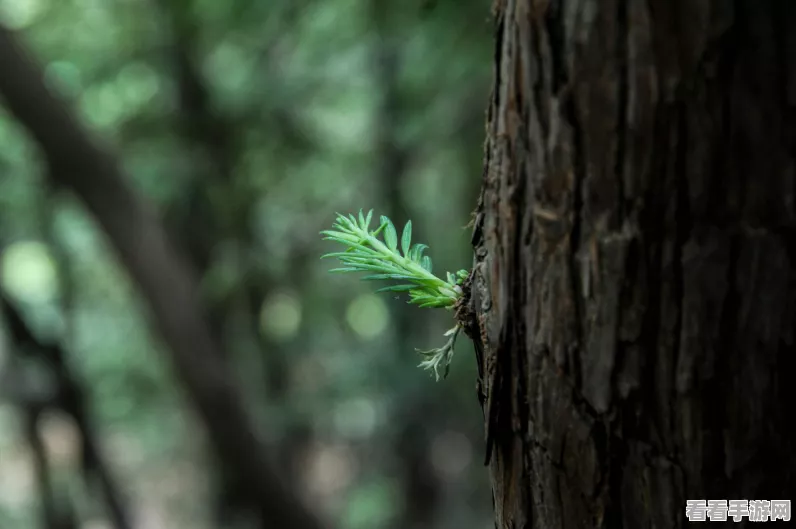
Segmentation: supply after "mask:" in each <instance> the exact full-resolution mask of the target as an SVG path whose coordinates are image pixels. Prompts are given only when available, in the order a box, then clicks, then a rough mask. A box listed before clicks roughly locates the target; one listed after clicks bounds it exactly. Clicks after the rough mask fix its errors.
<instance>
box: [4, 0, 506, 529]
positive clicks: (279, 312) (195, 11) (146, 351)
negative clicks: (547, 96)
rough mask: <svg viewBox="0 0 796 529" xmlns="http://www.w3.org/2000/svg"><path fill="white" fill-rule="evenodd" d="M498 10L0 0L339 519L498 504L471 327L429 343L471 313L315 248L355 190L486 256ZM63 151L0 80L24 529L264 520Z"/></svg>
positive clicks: (352, 206) (303, 478)
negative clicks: (65, 186)
mask: <svg viewBox="0 0 796 529" xmlns="http://www.w3.org/2000/svg"><path fill="white" fill-rule="evenodd" d="M488 15H489V5H488V2H461V1H460V0H439V1H421V0H392V1H390V0H326V1H320V0H269V1H259V0H235V1H220V0H0V23H1V24H3V25H4V26H5V27H8V28H11V29H13V30H18V31H19V33H18V35H17V38H18V39H19V40H20V41H21V42H22V43H23V44H24V46H25V47H26V49H27V50H28V52H30V53H31V54H32V55H34V56H35V57H36V58H37V60H38V61H40V63H41V65H42V67H43V68H44V72H45V80H46V81H47V83H48V84H49V86H50V87H51V88H52V89H53V90H55V91H56V92H57V94H58V95H59V96H60V97H62V98H63V99H64V100H66V101H67V102H68V104H70V105H71V106H72V107H73V108H74V109H75V110H76V112H77V114H78V115H79V117H80V119H81V120H82V121H83V124H84V125H85V126H86V127H87V128H89V129H90V130H91V131H93V133H94V134H95V135H96V137H98V138H99V139H100V140H101V141H102V142H103V144H104V145H105V146H106V147H107V148H108V149H109V150H110V152H112V153H113V155H114V156H116V157H118V160H119V163H120V164H121V165H122V166H123V168H124V169H125V177H126V178H128V180H129V183H130V184H131V185H132V186H133V187H134V188H135V189H136V190H137V191H138V192H139V193H140V194H141V195H142V196H143V197H144V198H145V199H146V200H147V201H148V202H149V203H150V204H152V205H153V206H154V207H155V208H156V209H157V210H158V212H159V214H160V218H161V219H162V221H163V223H164V225H165V227H166V229H167V230H168V231H169V233H170V234H171V236H172V239H173V241H174V242H175V243H176V244H177V245H178V246H179V248H180V249H181V251H182V252H183V254H184V255H185V256H186V259H187V260H188V261H189V262H190V264H191V265H192V266H193V268H194V269H195V270H196V272H197V274H198V275H199V276H200V278H201V292H202V296H203V302H204V304H205V309H206V312H207V313H208V314H209V315H210V321H211V322H212V327H213V329H212V330H213V332H214V333H215V335H216V336H218V337H219V340H220V341H221V343H222V344H223V349H224V352H225V358H224V360H225V361H226V362H228V363H229V364H230V365H231V366H232V367H233V368H234V373H235V376H236V379H235V384H236V385H237V386H238V388H239V389H240V391H241V392H243V393H244V394H245V396H246V399H245V402H246V405H247V411H248V412H249V413H250V414H251V415H252V416H253V417H254V421H255V423H256V425H257V427H258V428H259V431H258V433H259V435H260V436H261V437H262V439H263V442H264V444H265V446H266V447H267V449H268V455H269V456H270V457H271V458H272V459H273V460H274V461H275V462H277V464H278V466H279V469H280V472H281V473H282V474H283V475H284V476H285V477H286V478H287V479H288V481H289V482H290V484H291V485H292V486H293V487H294V488H295V489H296V490H298V491H299V492H300V494H301V495H302V496H303V498H304V499H305V502H306V503H307V504H309V505H310V506H311V507H312V508H314V509H315V511H316V512H318V513H319V515H321V516H322V517H324V518H325V519H327V520H329V521H331V522H332V523H333V524H334V525H335V526H336V527H340V528H343V529H360V528H361V529H366V528H367V529H378V528H391V529H392V528H395V529H399V528H400V529H412V528H420V527H423V528H439V529H444V528H451V529H453V528H461V527H467V528H484V529H486V528H488V527H492V521H491V520H492V506H491V493H490V492H489V485H488V481H487V470H486V469H485V468H484V467H483V466H482V459H483V453H484V450H483V440H482V439H483V429H482V428H483V426H482V422H483V421H482V416H481V411H480V409H479V406H478V401H477V399H476V395H475V388H474V383H475V362H474V361H473V351H472V346H471V345H470V344H469V343H468V341H467V340H460V343H459V345H458V347H457V349H458V350H457V356H456V358H455V359H454V364H453V366H452V369H451V375H450V376H449V378H448V379H447V380H446V381H444V382H440V383H435V382H434V379H433V376H431V375H430V374H429V373H428V372H424V371H421V370H420V369H418V368H417V367H416V366H417V364H418V362H419V361H420V358H419V357H418V355H417V354H416V353H415V352H414V349H415V348H421V349H428V348H431V347H437V346H439V345H441V343H440V342H441V340H442V339H443V338H442V332H444V330H445V329H447V328H448V327H450V323H451V321H450V319H451V314H450V313H447V312H445V311H438V312H434V311H428V310H422V311H421V310H419V309H416V308H413V307H410V306H408V305H407V304H406V303H405V302H404V300H403V299H402V300H397V299H395V296H394V295H390V294H381V295H376V294H373V293H372V291H373V289H372V285H371V284H368V283H363V282H359V281H357V280H356V278H354V277H347V276H337V275H330V274H328V273H327V270H328V269H329V268H332V267H333V266H334V265H335V263H333V262H332V261H320V260H319V259H318V257H319V256H320V255H321V254H323V253H326V252H328V251H335V250H336V248H334V245H333V244H332V243H325V242H323V241H321V240H320V236H319V234H318V232H319V231H320V230H322V229H327V228H328V227H330V225H331V223H332V221H333V219H334V212H336V211H337V212H340V213H348V212H354V211H357V210H358V209H359V208H363V207H364V208H366V209H367V208H370V207H373V208H374V209H375V213H376V214H377V215H379V214H387V215H388V216H390V217H391V218H393V220H394V221H395V222H396V224H398V225H403V224H404V223H405V221H406V220H407V219H410V218H411V219H412V221H413V225H414V233H415V237H414V238H415V239H416V240H418V241H421V242H425V243H427V244H429V245H430V246H431V250H430V255H431V256H432V257H433V258H434V261H435V270H437V271H438V272H444V270H451V271H455V270H457V269H459V268H469V266H470V264H471V259H472V252H471V247H470V244H469V240H470V230H468V229H465V225H466V224H467V223H468V222H469V220H470V212H471V211H472V210H473V208H474V207H475V203H476V196H477V192H478V188H479V186H480V180H481V179H480V175H481V168H482V153H483V150H482V142H483V136H484V125H483V123H484V109H485V108H486V102H487V96H488V91H489V84H490V82H491V68H492V63H491V55H492V38H491V25H490V21H489V18H488ZM0 68H3V65H2V64H0ZM0 75H7V73H6V72H3V71H0ZM48 170H49V169H48V166H47V164H46V163H45V161H44V160H43V157H42V155H41V152H40V150H39V148H38V146H37V145H36V143H35V142H33V141H32V140H31V138H30V136H29V135H28V134H27V132H26V131H25V130H24V129H23V128H22V127H21V126H20V125H19V124H18V123H17V122H16V121H15V119H14V118H13V117H12V116H11V115H10V114H9V113H8V112H7V111H6V109H5V108H4V107H3V104H2V100H1V99H0V272H1V274H2V275H1V276H0V285H1V286H2V291H3V293H4V296H5V298H6V299H5V301H4V304H5V305H6V306H5V310H4V311H3V312H4V314H3V316H4V317H3V318H2V319H0V373H1V375H0V378H2V384H0V388H2V389H0V398H1V399H2V400H0V529H6V528H9V529H16V528H23V529H24V528H29V527H31V528H32V527H46V526H42V519H43V517H46V516H47V511H48V510H50V511H52V510H53V509H55V508H57V509H60V510H61V511H62V512H67V511H70V510H71V511H73V512H74V516H75V518H76V519H77V520H78V521H79V524H78V525H76V527H80V528H85V529H88V528H91V529H100V528H113V527H122V526H123V525H122V523H121V522H120V521H119V520H121V519H124V518H131V519H133V520H135V524H134V527H137V528H145V529H161V528H162V529H167V528H168V529H172V528H196V529H203V528H211V527H229V528H245V527H253V526H252V525H247V523H248V522H247V520H246V517H245V515H244V513H243V512H242V511H239V510H237V509H236V508H235V505H236V500H235V483H234V480H231V479H230V478H229V476H228V475H227V474H226V473H225V471H224V468H223V467H221V466H219V465H218V464H217V462H216V459H215V458H214V457H213V454H212V450H211V449H210V448H209V445H208V442H207V431H206V429H205V427H204V425H203V424H202V422H201V421H199V419H198V418H197V416H196V414H195V413H194V411H193V409H192V407H191V405H190V403H189V402H188V399H186V397H185V394H184V393H183V392H182V391H181V387H180V377H179V374H178V373H177V372H175V369H174V367H173V365H172V364H171V362H169V356H168V354H166V353H165V352H164V349H165V347H166V345H164V343H162V342H161V341H160V339H159V338H158V337H157V334H156V333H153V332H152V331H151V329H150V325H149V323H150V322H149V319H148V312H147V309H146V307H145V304H144V303H143V302H142V298H141V294H140V293H139V292H138V291H137V289H136V287H135V285H134V284H133V283H132V282H131V281H130V279H129V277H128V274H127V272H126V270H125V269H124V268H123V267H122V266H121V265H120V262H119V261H118V259H117V257H116V254H115V252H114V251H113V250H112V248H111V247H110V246H109V244H108V241H107V238H106V237H105V236H104V234H103V232H102V229H101V228H100V227H99V226H98V225H97V223H96V222H95V220H94V218H93V217H92V216H91V215H90V214H89V213H88V212H87V210H86V209H85V208H84V206H83V205H82V203H81V202H80V201H79V200H77V199H76V198H75V197H74V196H72V195H71V194H70V193H67V192H64V191H63V190H60V189H57V188H55V187H53V186H52V185H50V184H49V183H48V180H47V178H46V175H47V173H46V172H47V171H48ZM54 388H60V393H58V397H57V398H56V397H53V394H54V391H55V390H54ZM64 388H66V389H64ZM64 395H66V397H65V396H64ZM53 404H56V405H53ZM81 446H82V449H81ZM81 454H82V455H81ZM86 469H88V470H90V471H91V472H90V476H89V477H90V478H91V479H89V480H85V479H84V476H83V474H84V470H86ZM50 514H52V513H50ZM114 520H116V521H114Z"/></svg>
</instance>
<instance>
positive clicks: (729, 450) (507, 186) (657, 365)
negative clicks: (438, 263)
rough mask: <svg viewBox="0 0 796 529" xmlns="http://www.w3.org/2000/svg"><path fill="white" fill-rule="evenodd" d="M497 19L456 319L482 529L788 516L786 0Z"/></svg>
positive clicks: (790, 9)
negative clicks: (486, 506)
mask: <svg viewBox="0 0 796 529" xmlns="http://www.w3.org/2000/svg"><path fill="white" fill-rule="evenodd" d="M495 15H496V27H497V37H496V39H497V45H496V55H495V63H496V65H495V85H494V92H493V99H492V101H491V104H490V108H489V112H488V126H487V129H488V131H487V136H488V137H487V144H486V162H485V172H484V184H483V191H482V196H481V200H480V204H479V209H478V215H477V216H476V223H475V231H474V236H473V243H474V245H475V249H476V263H475V270H474V275H473V291H472V308H473V309H474V311H475V314H476V317H477V320H476V321H477V322H478V327H479V329H478V330H479V331H480V336H476V339H477V340H476V341H477V342H480V343H477V344H476V346H477V347H482V348H483V358H484V360H483V362H484V364H483V366H482V369H483V377H484V380H483V386H484V388H485V393H486V400H485V403H484V407H485V415H486V417H487V437H488V441H489V442H488V446H490V447H491V450H490V454H491V457H490V458H489V463H490V470H491V476H492V483H493V490H494V502H495V511H496V519H497V522H496V526H497V527H499V528H501V529H502V528H514V529H519V528H526V527H533V528H544V529H555V528H568V529H575V528H586V527H588V528H594V527H610V528H611V529H617V528H623V527H624V528H634V529H635V528H641V527H658V528H663V527H683V526H685V525H687V524H688V521H687V519H686V517H685V502H686V499H700V498H706V499H750V500H751V499H768V500H770V499H792V496H793V492H794V481H795V480H796V474H795V473H794V468H795V467H796V465H794V454H796V443H795V442H794V441H795V440H796V428H794V427H793V425H792V421H793V415H792V413H791V412H790V407H789V403H791V402H793V401H794V396H796V395H794V393H796V391H795V390H794V388H796V383H794V382H793V380H792V379H793V376H794V359H795V358H796V357H795V356H794V353H796V351H795V350H794V349H795V347H794V335H795V334H796V332H795V331H794V327H796V272H794V269H795V268H796V209H795V207H794V195H795V194H796V179H795V178H794V168H795V167H796V166H795V165H794V161H795V159H794V158H795V153H796V151H795V150H794V146H795V145H794V143H795V141H794V140H796V135H795V133H796V127H794V124H796V122H795V121H794V109H796V33H795V32H794V31H793V29H794V28H796V3H794V2H788V1H774V0H771V1H769V0H738V1H730V0H724V1H723V0H713V1H707V0H547V1H546V0H502V1H498V2H497V3H496V5H495ZM475 334H479V333H478V332H477V333H475ZM488 457H489V455H488Z"/></svg>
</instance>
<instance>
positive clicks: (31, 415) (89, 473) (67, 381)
mask: <svg viewBox="0 0 796 529" xmlns="http://www.w3.org/2000/svg"><path fill="white" fill-rule="evenodd" d="M0 308H2V312H3V314H4V316H5V320H6V322H7V324H8V330H9V333H10V335H11V340H12V342H13V344H14V347H13V349H14V351H15V352H16V353H17V355H22V354H23V352H24V354H27V355H28V356H30V357H32V358H34V359H36V360H39V361H41V363H42V364H43V365H45V366H47V368H48V369H49V370H51V371H52V374H53V375H54V379H55V393H54V397H53V399H52V400H51V401H50V402H44V401H40V400H37V401H32V402H31V401H27V400H26V399H22V402H23V403H24V407H25V408H26V411H27V421H28V424H27V426H28V438H29V441H30V443H31V447H32V448H33V449H34V452H37V450H38V449H39V444H40V439H39V436H38V433H37V432H36V423H37V422H38V416H39V413H40V411H41V410H42V409H44V408H46V407H47V406H48V405H49V406H54V407H58V408H60V409H62V410H63V411H64V412H65V413H67V414H69V415H70V416H71V417H72V418H73V419H74V421H75V424H76V425H77V428H78V431H79V432H80V439H81V444H82V453H83V457H82V468H83V475H84V478H85V481H86V483H87V485H89V486H90V482H91V479H90V478H92V477H94V478H96V479H97V480H98V481H99V484H100V489H101V492H102V494H103V496H104V499H105V502H106V504H107V505H108V511H109V513H108V514H109V516H110V518H111V520H112V522H113V524H114V526H115V527H117V528H118V529H130V528H131V527H132V525H131V524H130V519H129V516H128V514H127V512H126V508H125V507H124V505H123V502H122V500H121V493H120V492H119V488H118V486H117V485H116V484H115V482H114V481H113V478H112V477H111V472H110V470H109V468H108V464H107V463H106V462H105V460H104V458H103V457H102V455H101V453H100V449H99V443H98V442H97V438H98V435H97V431H96V428H95V427H94V425H93V423H92V421H91V418H90V416H89V414H88V411H87V409H86V405H85V400H86V399H85V392H84V391H83V388H82V386H81V384H80V382H79V381H78V380H77V378H76V377H75V375H74V374H73V373H72V372H71V370H70V369H69V366H68V364H67V363H66V353H65V351H64V350H63V348H62V347H61V346H60V345H58V344H47V343H43V342H41V341H40V340H39V339H38V338H36V336H34V334H33V332H32V331H31V330H30V328H28V326H27V324H26V323H25V320H24V319H23V318H22V315H21V314H20V313H19V311H18V310H17V309H16V307H14V305H13V304H12V303H11V301H10V300H9V299H8V297H7V296H6V295H5V293H4V292H1V291H0ZM36 455H37V470H38V474H39V479H40V481H41V482H42V486H43V487H44V488H43V490H42V491H43V493H45V495H44V497H43V499H44V500H45V501H50V503H51V506H50V507H49V508H47V507H46V506H45V508H46V509H51V510H53V512H52V513H50V514H48V516H50V515H52V516H55V515H54V507H52V502H53V501H54V498H53V496H52V491H51V490H49V485H47V486H45V485H44V483H49V477H48V472H47V471H46V466H47V463H46V458H45V456H44V453H43V449H42V454H36ZM58 527H60V526H58Z"/></svg>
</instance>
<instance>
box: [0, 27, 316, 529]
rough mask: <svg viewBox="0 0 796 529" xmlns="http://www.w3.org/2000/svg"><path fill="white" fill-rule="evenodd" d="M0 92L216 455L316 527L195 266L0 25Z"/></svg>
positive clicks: (274, 519) (299, 521) (282, 516)
mask: <svg viewBox="0 0 796 529" xmlns="http://www.w3.org/2000/svg"><path fill="white" fill-rule="evenodd" d="M0 64H3V67H4V69H5V71H4V75H2V76H0V95H2V96H3V97H4V99H5V102H6V105H7V107H8V109H9V110H10V111H11V113H12V114H13V115H14V116H15V117H16V118H17V119H18V120H19V121H20V122H21V123H22V124H23V125H24V126H25V127H26V128H27V129H28V131H29V132H30V134H31V135H32V136H33V137H34V138H35V140H36V141H37V142H38V143H39V145H40V146H41V148H42V150H43V151H44V154H45V156H46V158H47V161H48V162H49V165H50V168H51V171H50V173H49V174H50V176H51V178H52V179H53V180H55V181H58V182H59V183H60V184H61V185H63V186H64V187H66V188H68V189H70V190H72V191H73V192H74V193H75V194H77V195H78V196H79V197H80V198H81V199H82V200H83V202H84V204H85V205H86V207H87V208H88V209H89V210H90V211H91V212H92V214H93V215H94V216H95V217H96V219H97V220H98V222H99V224H100V225H101V226H102V228H103V229H104V230H105V232H106V234H107V235H108V238H109V240H110V242H111V243H112V245H113V246H114V248H115V249H116V251H117V252H118V254H119V257H120V258H121V261H122V263H123V264H124V265H125V267H126V268H127V270H128V272H129V273H130V275H131V277H132V279H133V280H134V282H135V283H136V284H137V285H138V286H139V288H140V290H141V293H142V294H143V297H144V298H145V300H146V301H147V302H148V305H149V308H150V309H151V312H152V315H153V319H154V322H155V324H156V326H157V328H158V330H159V331H160V333H161V335H162V336H163V338H164V340H165V341H166V343H167V344H168V346H169V351H170V352H171V359H172V361H173V363H174V365H175V367H176V369H177V372H178V375H179V376H180V377H181V379H182V382H183V383H184V385H185V388H186V390H187V392H188V394H189V396H190V397H191V400H192V401H193V404H194V405H195V406H196V408H197V411H198V413H199V414H200V416H201V418H202V419H203V420H204V422H205V425H206V427H207V431H208V435H209V438H210V441H211V443H212V445H213V447H214V449H215V451H216V453H217V455H218V456H219V458H220V460H221V461H222V462H224V463H225V464H227V465H229V466H230V467H231V468H233V469H235V471H236V472H237V473H238V475H239V476H241V479H243V480H244V481H245V482H246V483H247V485H248V487H247V488H248V490H249V491H250V494H251V495H252V498H254V500H253V501H256V502H257V503H258V504H259V505H260V506H261V507H262V510H263V512H266V513H267V515H268V521H270V522H271V523H272V526H273V527H278V528H283V527H290V528H292V529H316V528H320V527H321V524H320V522H319V521H318V520H317V519H316V518H315V517H314V516H313V515H311V514H310V513H309V511H307V510H306V508H304V507H303V506H302V505H301V504H300V502H299V500H298V499H297V497H296V496H295V495H294V494H293V493H292V491H289V490H288V489H287V488H285V487H284V486H283V484H282V483H281V480H280V479H279V477H278V476H277V475H276V473H275V472H274V471H273V470H272V469H271V467H270V465H269V464H268V463H267V461H266V459H265V457H264V454H263V452H262V449H261V445H260V443H259V442H258V440H257V438H256V437H255V434H254V431H253V427H252V425H251V422H250V419H249V417H248V416H247V414H246V413H245V411H244V408H243V405H242V402H241V397H240V395H239V393H238V391H237V389H236V387H235V385H234V383H233V378H232V375H231V373H230V372H229V369H228V368H227V366H226V365H225V364H224V363H223V362H222V361H221V360H220V356H221V355H220V353H219V352H218V345H217V344H216V343H215V340H214V338H213V336H212V334H211V333H210V332H209V328H208V325H207V322H206V318H205V316H204V314H203V312H202V310H201V308H200V301H199V295H198V292H197V286H196V284H197V282H196V280H195V278H194V275H193V272H192V271H191V270H190V269H189V268H188V267H187V266H186V265H185V264H184V263H183V261H182V259H181V258H180V257H179V256H178V255H177V253H176V252H175V250H174V248H173V245H172V243H171V241H169V240H168V238H167V236H166V233H165V231H164V229H163V227H162V226H161V224H160V222H159V220H158V218H157V217H156V216H155V214H154V212H153V211H152V210H151V209H150V207H149V205H148V204H147V203H145V202H144V201H143V200H141V198H139V197H138V196H137V195H136V194H135V193H134V192H133V190H132V189H131V188H130V187H129V186H128V185H127V183H126V182H125V181H124V178H123V175H122V172H121V169H120V167H119V163H118V161H117V160H116V159H115V158H114V157H113V156H112V155H111V154H110V152H108V151H107V150H105V149H103V148H101V147H100V146H99V145H98V144H97V143H96V142H95V141H94V140H93V139H92V138H91V137H90V136H89V134H88V132H87V131H86V130H85V129H84V128H83V127H82V126H81V125H80V124H79V123H78V121H77V120H76V118H75V116H74V115H73V113H72V112H71V110H70V109H68V108H67V106H66V105H65V104H64V103H63V102H62V101H61V100H59V99H56V98H55V96H54V95H53V94H51V93H50V92H49V91H48V89H47V87H46V85H45V84H44V82H43V79H42V71H41V68H40V67H39V66H38V65H37V64H35V62H34V61H33V60H32V59H31V58H29V57H28V55H27V54H26V53H25V52H24V51H23V50H22V48H21V47H20V45H19V44H18V42H17V41H16V38H15V36H14V35H13V34H12V32H11V31H9V30H8V29H6V28H3V27H0Z"/></svg>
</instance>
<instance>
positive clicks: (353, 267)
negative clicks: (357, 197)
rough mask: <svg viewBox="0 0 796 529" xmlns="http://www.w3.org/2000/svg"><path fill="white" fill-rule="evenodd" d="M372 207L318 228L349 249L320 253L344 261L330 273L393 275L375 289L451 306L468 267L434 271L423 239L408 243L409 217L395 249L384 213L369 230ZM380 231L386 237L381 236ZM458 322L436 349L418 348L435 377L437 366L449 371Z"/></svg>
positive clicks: (423, 303) (435, 305) (430, 304)
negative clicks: (441, 275) (440, 274)
mask: <svg viewBox="0 0 796 529" xmlns="http://www.w3.org/2000/svg"><path fill="white" fill-rule="evenodd" d="M372 218H373V210H370V211H369V212H368V214H367V215H365V214H363V212H362V210H360V211H359V215H358V217H354V215H348V217H346V216H345V215H340V214H339V213H338V214H337V221H336V222H335V224H334V225H333V228H334V229H332V230H325V231H322V232H321V234H322V235H324V240H329V241H335V242H339V243H341V244H343V245H345V246H347V247H348V248H347V249H346V250H345V251H344V252H334V253H329V254H326V255H324V256H322V257H321V258H322V259H323V258H326V257H337V258H338V259H339V260H340V261H341V262H342V263H343V264H344V265H345V266H344V267H342V268H334V269H332V270H330V271H331V272H376V273H375V274H370V275H368V276H365V277H363V278H362V279H364V280H388V281H389V280H395V281H400V283H399V284H397V285H390V286H387V287H384V288H380V289H379V290H377V292H407V293H408V294H409V303H411V304H414V305H418V306H420V307H432V308H440V307H441V308H446V309H452V308H453V307H454V306H455V305H456V302H457V301H459V299H460V298H461V296H462V287H461V284H462V282H463V281H464V280H465V279H466V278H467V275H468V272H467V271H466V270H459V271H458V272H457V273H456V274H452V273H450V272H448V273H447V276H446V277H447V281H446V280H443V279H440V278H439V277H437V276H435V275H434V274H433V273H432V262H431V258H430V257H429V256H427V255H423V252H424V251H425V250H426V249H427V248H428V246H426V245H425V244H420V243H415V244H414V245H412V221H411V220H410V221H408V222H407V223H406V226H404V229H403V232H402V234H401V240H400V245H401V248H400V250H399V249H398V231H397V230H396V229H395V225H394V224H393V223H392V221H391V220H390V219H389V218H387V217H385V216H382V217H381V219H380V225H379V227H378V228H377V229H375V230H373V231H370V223H371V219H372ZM379 234H382V236H383V238H384V241H381V240H379V238H378V236H379ZM460 330H461V329H460V327H459V325H458V324H457V325H456V326H455V327H453V328H452V329H450V330H449V331H448V332H447V333H445V336H450V338H449V340H448V342H447V343H446V344H445V345H444V346H443V347H440V348H437V349H431V350H429V351H419V352H420V354H422V355H423V356H425V357H426V359H425V360H424V361H423V362H421V363H420V367H423V368H424V369H432V370H433V371H434V374H435V376H436V378H437V380H439V379H440V375H439V369H440V367H442V368H443V369H444V371H443V375H442V378H444V377H446V376H447V375H448V369H449V367H450V362H451V359H452V357H453V347H454V345H455V343H456V337H457V336H458V334H459V331H460Z"/></svg>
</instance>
